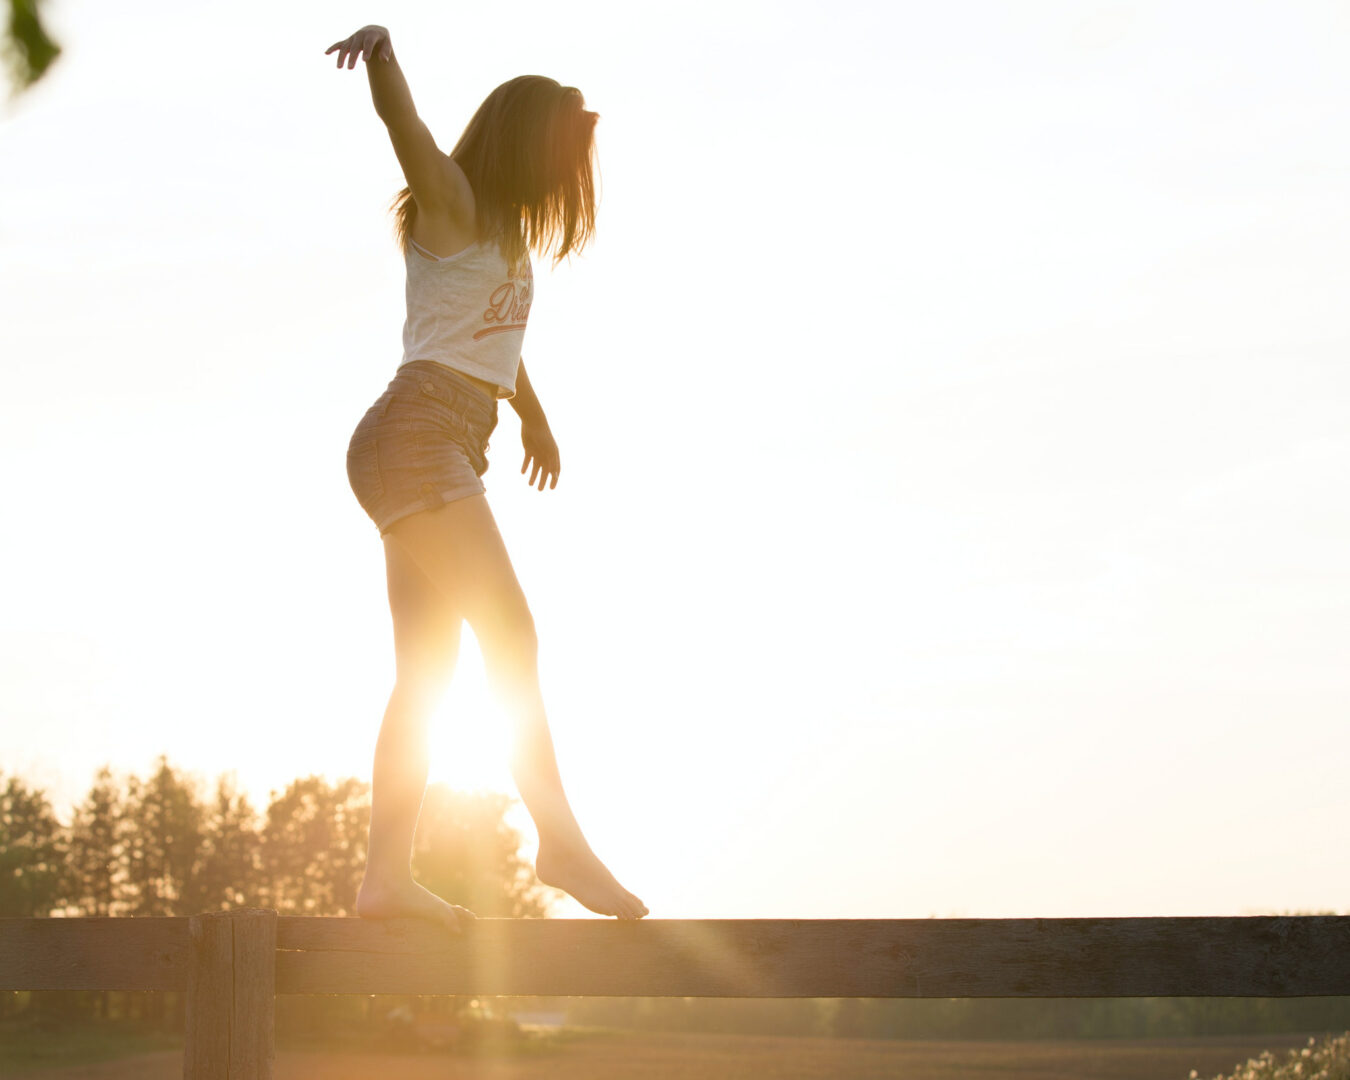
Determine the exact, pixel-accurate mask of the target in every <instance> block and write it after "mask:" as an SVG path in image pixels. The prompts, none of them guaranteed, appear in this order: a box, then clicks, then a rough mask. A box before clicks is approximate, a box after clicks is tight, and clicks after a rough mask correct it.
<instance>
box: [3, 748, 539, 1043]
mask: <svg viewBox="0 0 1350 1080" xmlns="http://www.w3.org/2000/svg"><path fill="white" fill-rule="evenodd" d="M203 787H204V785H203V784H202V783H201V782H200V781H198V780H197V779H196V778H194V777H193V776H191V775H190V774H188V773H186V772H184V771H183V770H181V769H179V768H176V767H175V766H173V765H171V764H170V763H169V761H168V759H167V758H165V757H160V758H159V759H158V761H157V762H156V763H155V766H154V768H153V770H152V771H151V773H150V775H149V776H148V777H141V776H138V775H135V774H131V773H128V774H118V773H115V772H114V771H113V770H112V769H110V768H108V767H104V768H102V769H100V770H99V771H98V773H97V774H96V775H95V777H94V782H93V784H92V786H91V787H90V788H89V791H88V793H87V794H86V795H85V796H84V798H83V799H82V800H81V801H80V802H79V803H78V804H77V805H76V806H75V807H74V808H73V809H72V811H71V813H70V814H69V819H68V820H67V821H61V820H60V819H59V818H58V816H57V814H56V812H55V810H54V808H53V806H52V804H51V801H50V800H49V798H48V797H47V795H46V793H45V792H44V791H42V790H41V789H39V788H37V787H35V786H33V785H31V784H29V783H28V782H26V781H25V780H24V779H23V778H22V777H19V776H16V775H7V776H6V775H0V917H4V916H11V917H14V916H17V917H43V916H88V915H95V916H109V915H111V916H141V915H195V914H198V913H200V912H204V911H216V910H221V909H226V908H235V907H273V908H276V909H277V910H278V911H279V912H281V913H282V914H285V915H353V914H355V911H354V904H355V902H356V893H357V889H358V888H359V887H360V885H361V878H362V875H363V873H364V871H365V864H366V845H367V830H368V828H369V823H370V789H369V785H368V784H366V783H364V782H361V781H358V780H355V779H351V778H347V779H341V780H337V781H333V782H330V781H329V780H327V779H325V778H323V777H321V776H308V777H304V778H302V779H297V780H295V781H293V782H292V783H291V784H289V785H288V786H287V787H286V789H285V791H282V792H272V793H271V796H270V799H269V801H268V804H267V806H266V807H265V808H263V809H258V808H255V807H254V806H253V805H252V803H251V802H250V800H249V798H248V796H247V794H246V793H244V792H242V791H240V790H238V788H237V785H236V783H235V782H234V780H233V779H232V778H231V777H230V776H228V775H222V776H220V777H218V778H217V779H216V781H215V782H214V784H213V785H211V786H210V787H209V790H203ZM510 803H511V800H510V799H509V798H508V797H507V796H506V795H501V794H497V793H474V794H465V793H461V792H455V791H451V790H450V789H448V788H446V787H445V786H443V785H439V784H433V785H431V786H430V787H429V788H428V789H427V793H426V797H425V799H424V801H423V804H422V814H421V817H420V819H419V821H418V827H417V835H416V837H415V838H414V845H413V846H414V853H413V864H412V865H413V873H414V875H415V876H416V878H417V880H418V881H420V882H421V883H422V884H423V885H425V886H426V887H427V888H429V889H431V890H432V891H433V892H435V893H437V894H438V895H440V896H443V897H445V898H446V899H447V900H450V901H451V902H452V903H456V904H463V905H464V906H465V907H468V908H470V909H471V910H473V911H475V912H477V913H478V914H479V915H483V916H499V917H511V918H522V917H530V916H542V915H545V914H547V911H548V907H549V905H550V903H551V901H552V898H553V896H554V895H555V894H554V893H553V892H552V891H551V890H549V889H547V888H545V887H543V886H541V885H539V883H538V882H537V880H536V879H535V877H534V874H533V872H532V871H531V869H530V867H529V866H528V865H527V864H526V863H525V862H524V861H523V860H522V859H521V858H520V842H521V838H520V835H519V833H518V832H517V830H515V829H513V828H511V827H510V826H509V825H508V824H507V823H506V820H505V813H506V810H507V808H508V807H509V806H510ZM181 998H182V996H181V995H175V994H146V993H132V992H121V991H118V992H113V991H103V992H97V993H64V992H63V993H54V992H53V993H47V994H31V993H0V1018H4V1017H13V1016H14V1015H15V1014H16V1013H19V1012H23V1011H26V1010H33V1011H35V1012H39V1013H46V1014H47V1015H61V1016H65V1017H72V1016H84V1015H88V1016H92V1017H109V1016H114V1017H116V1016H121V1017H130V1018H134V1019H137V1020H143V1021H148V1022H150V1023H151V1024H153V1025H155V1026H158V1025H160V1024H161V1023H162V1024H163V1025H164V1026H168V1027H174V1026H177V1027H179V1028H180V1029H181V1024H180V1021H181V1016H182V1007H183V1002H182V999H181Z"/></svg>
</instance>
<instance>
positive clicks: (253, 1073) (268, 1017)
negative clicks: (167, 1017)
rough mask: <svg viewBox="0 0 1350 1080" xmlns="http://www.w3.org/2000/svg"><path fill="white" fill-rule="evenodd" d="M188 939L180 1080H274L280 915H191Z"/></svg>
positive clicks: (248, 911)
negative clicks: (189, 944) (185, 1017)
mask: <svg viewBox="0 0 1350 1080" xmlns="http://www.w3.org/2000/svg"><path fill="white" fill-rule="evenodd" d="M188 936H189V940H190V942H191V953H192V955H191V959H190V962H189V967H188V988H187V1037H186V1040H185V1042H184V1044H183V1080H272V1059H273V1055H274V1050H273V1017H274V1015H275V1008H276V955H277V913H276V912H275V911H273V910H271V909H270V908H242V909H238V910H235V911H216V912H211V913H209V914H205V915H194V916H192V917H191V918H190V919H189V920H188Z"/></svg>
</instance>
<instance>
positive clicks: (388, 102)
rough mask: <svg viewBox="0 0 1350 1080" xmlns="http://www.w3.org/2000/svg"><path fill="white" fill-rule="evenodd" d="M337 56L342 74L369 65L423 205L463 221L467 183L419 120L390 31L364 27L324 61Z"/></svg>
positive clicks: (382, 114) (378, 108) (379, 110)
mask: <svg viewBox="0 0 1350 1080" xmlns="http://www.w3.org/2000/svg"><path fill="white" fill-rule="evenodd" d="M334 50H337V54H338V61H337V66H338V67H339V68H341V67H342V66H343V63H344V62H345V63H346V66H347V69H348V70H351V69H352V68H354V67H356V61H357V58H358V57H360V58H361V59H363V60H364V61H365V62H366V74H367V75H369V76H370V96H371V99H372V100H373V101H374V103H375V113H376V115H377V116H379V118H380V119H381V120H383V121H384V126H385V127H386V128H388V129H389V140H390V142H392V143H393V144H394V153H395V154H396V155H397V157H398V163H399V165H401V166H402V167H403V176H404V179H406V180H407V181H408V187H410V188H411V189H412V195H413V198H414V199H415V200H416V201H417V205H418V206H419V207H420V208H424V209H428V210H431V209H444V210H448V211H450V212H451V213H453V214H455V215H456V216H458V211H459V209H460V207H461V206H462V198H463V197H462V191H463V185H464V184H466V183H467V181H466V180H465V178H464V173H463V171H462V170H461V169H460V167H459V166H458V165H456V164H455V163H454V161H452V160H451V159H450V158H449V157H448V156H447V155H445V154H443V153H441V151H440V148H439V147H438V146H437V145H436V140H435V139H433V138H432V137H431V132H430V130H428V128H427V126H426V124H425V123H423V122H422V118H421V117H420V116H418V115H417V109H416V108H414V106H413V99H412V92H411V91H410V90H409V89H408V80H407V79H405V78H404V77H403V70H402V69H401V68H400V67H399V66H398V60H396V59H395V58H394V46H393V43H392V42H391V41H390V40H389V31H388V30H386V29H385V28H384V27H383V26H363V27H362V28H361V29H360V30H358V31H357V32H356V33H354V34H353V35H352V36H351V37H349V38H347V39H346V40H345V41H339V42H337V43H336V44H334V45H330V46H329V47H328V50H327V52H325V53H324V55H325V56H327V55H328V54H329V53H332V52H333V51H334Z"/></svg>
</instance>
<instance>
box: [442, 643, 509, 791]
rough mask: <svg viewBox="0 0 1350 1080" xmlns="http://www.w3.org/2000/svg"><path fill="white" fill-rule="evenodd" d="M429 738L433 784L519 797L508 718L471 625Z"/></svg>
mask: <svg viewBox="0 0 1350 1080" xmlns="http://www.w3.org/2000/svg"><path fill="white" fill-rule="evenodd" d="M429 739H430V765H429V777H428V779H429V781H430V782H431V783H437V782H440V783H445V784H448V785H449V786H450V787H452V788H454V789H456V790H457V791H478V790H491V791H505V792H509V793H511V794H512V795H513V796H514V795H515V784H514V783H513V782H512V780H511V769H510V764H509V754H510V748H511V730H510V721H509V719H508V718H507V715H506V711H505V709H503V708H502V706H501V705H500V704H499V703H498V702H497V700H496V698H495V696H494V695H493V693H492V691H491V689H490V688H489V687H488V682H487V675H486V673H485V672H484V670H483V658H482V655H481V654H480V653H479V651H478V643H477V642H476V641H474V639H473V635H472V634H471V633H470V632H469V630H468V628H467V627H465V632H464V640H463V644H462V646H461V648H460V655H459V663H458V664H457V665H456V667H455V676H454V678H453V679H452V680H451V682H450V689H449V690H448V691H447V692H446V695H445V698H444V699H443V700H442V701H441V703H440V705H439V706H437V708H436V710H435V712H434V713H433V714H432V717H431V730H430V736H429Z"/></svg>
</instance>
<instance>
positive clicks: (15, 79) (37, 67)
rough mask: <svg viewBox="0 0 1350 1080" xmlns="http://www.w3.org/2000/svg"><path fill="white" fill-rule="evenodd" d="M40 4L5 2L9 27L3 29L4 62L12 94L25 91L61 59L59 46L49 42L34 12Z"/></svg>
mask: <svg viewBox="0 0 1350 1080" xmlns="http://www.w3.org/2000/svg"><path fill="white" fill-rule="evenodd" d="M42 3H43V0H9V24H8V26H6V28H5V40H4V47H3V50H2V51H3V52H4V59H5V66H6V67H7V68H9V79H10V83H11V84H12V85H13V87H14V91H15V93H19V92H21V91H23V90H27V89H28V88H29V87H30V86H32V85H33V84H34V83H35V82H37V81H38V79H40V78H42V76H43V75H45V74H46V72H47V69H48V68H49V67H51V65H52V61H54V60H55V59H56V58H57V57H58V56H60V55H61V46H60V45H58V44H57V43H56V42H55V41H53V40H52V39H51V36H50V35H49V34H48V33H47V31H46V28H45V27H43V25H42V18H41V16H40V15H39V14H38V8H39V7H41V6H42Z"/></svg>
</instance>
